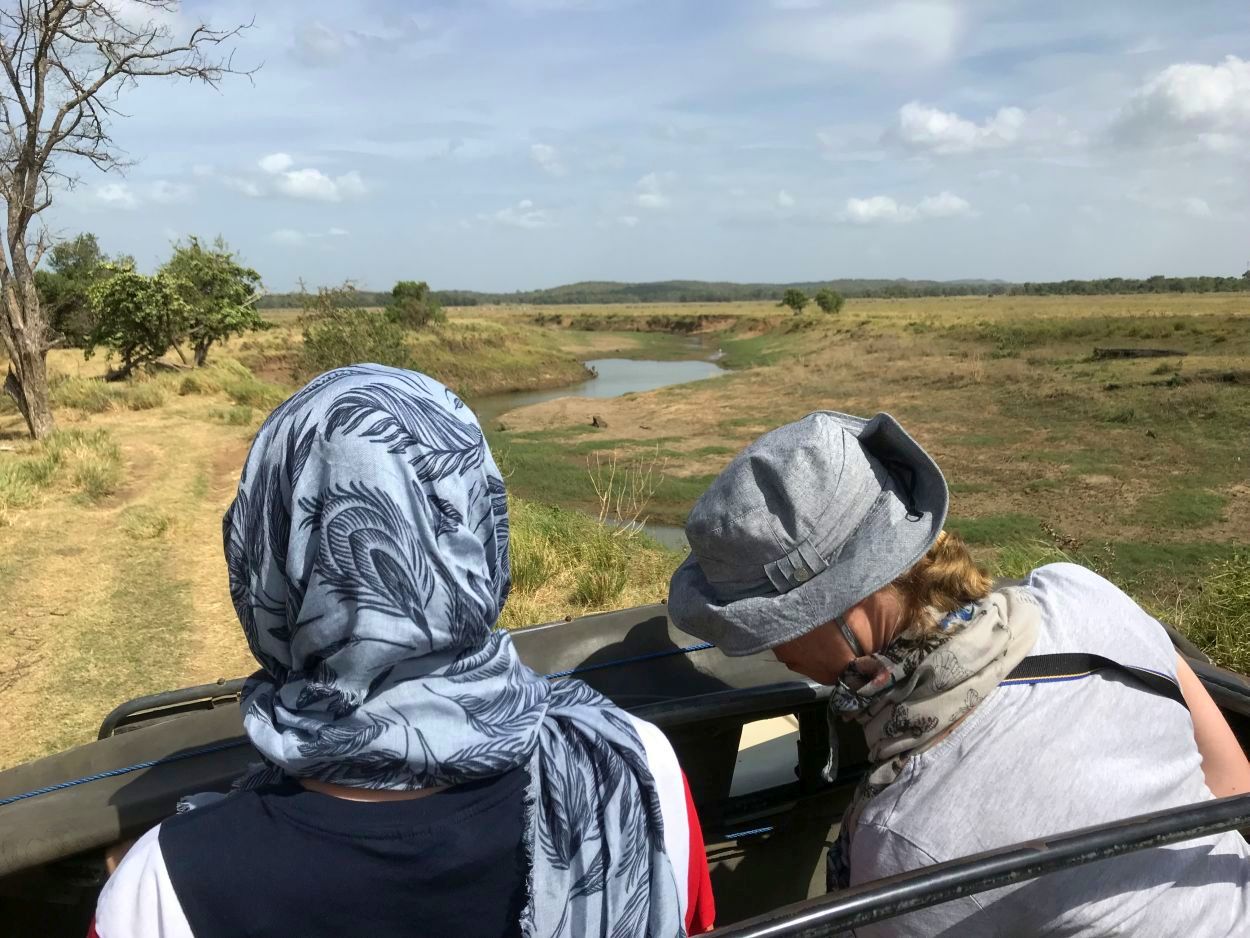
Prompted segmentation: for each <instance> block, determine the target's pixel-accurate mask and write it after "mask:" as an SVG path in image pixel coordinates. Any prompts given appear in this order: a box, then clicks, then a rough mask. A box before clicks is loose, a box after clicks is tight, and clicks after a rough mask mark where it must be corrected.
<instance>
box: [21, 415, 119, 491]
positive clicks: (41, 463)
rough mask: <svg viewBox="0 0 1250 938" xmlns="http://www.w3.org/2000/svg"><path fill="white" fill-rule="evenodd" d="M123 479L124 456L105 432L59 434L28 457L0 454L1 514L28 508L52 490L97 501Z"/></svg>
mask: <svg viewBox="0 0 1250 938" xmlns="http://www.w3.org/2000/svg"><path fill="white" fill-rule="evenodd" d="M121 478H122V458H121V450H120V449H119V448H118V447H117V444H116V443H114V442H113V440H112V438H111V437H110V436H109V434H108V431H107V430H103V429H100V430H58V431H56V432H55V433H53V434H51V435H50V436H48V437H47V438H46V439H44V440H42V441H40V442H39V443H34V444H31V445H30V446H29V447H28V448H27V449H26V450H25V451H24V452H20V453H17V454H12V455H10V454H7V453H5V454H0V509H11V508H24V507H27V506H29V505H31V504H33V503H34V502H35V501H36V500H37V499H38V496H39V494H40V493H41V492H42V491H43V490H46V489H51V488H52V487H54V486H58V487H66V488H69V489H71V490H72V491H75V492H77V493H79V494H80V495H81V496H82V497H83V498H84V499H86V500H87V501H99V500H101V499H103V498H106V497H108V496H109V495H112V494H113V493H114V492H115V491H117V489H118V487H119V486H120V485H121Z"/></svg>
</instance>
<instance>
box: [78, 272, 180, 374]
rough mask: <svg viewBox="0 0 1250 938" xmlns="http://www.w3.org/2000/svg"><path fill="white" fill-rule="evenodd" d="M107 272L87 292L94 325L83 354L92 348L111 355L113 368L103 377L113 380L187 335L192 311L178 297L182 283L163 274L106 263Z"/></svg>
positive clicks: (153, 360)
mask: <svg viewBox="0 0 1250 938" xmlns="http://www.w3.org/2000/svg"><path fill="white" fill-rule="evenodd" d="M104 269H105V272H106V274H107V275H106V276H105V277H104V279H102V280H100V281H99V282H98V283H96V284H95V285H94V286H93V287H92V288H91V289H90V291H89V292H88V296H89V297H90V302H91V314H92V318H93V319H94V325H93V326H92V329H91V332H90V333H89V334H88V335H87V340H86V349H85V354H86V357H87V358H90V357H91V356H92V355H94V354H95V352H96V349H97V348H101V347H103V348H105V349H107V351H108V354H109V357H110V358H112V357H113V356H116V357H117V359H118V366H117V367H116V368H114V369H113V370H112V371H110V372H109V374H108V375H107V376H106V377H107V378H108V380H110V381H115V380H118V379H121V378H127V377H129V376H130V375H131V374H132V373H133V372H134V370H135V369H136V368H139V367H141V366H143V365H150V364H153V363H154V362H156V361H157V360H158V359H160V357H161V356H162V355H164V354H165V353H166V352H168V351H169V350H170V349H171V348H173V347H174V346H175V345H176V344H177V342H178V339H179V338H180V337H181V336H183V335H185V334H186V331H187V326H188V324H189V322H190V318H191V310H190V308H189V307H188V306H187V304H186V301H185V300H183V298H182V292H181V291H182V286H183V285H182V284H181V283H180V282H179V281H176V280H174V279H172V278H171V277H170V276H169V275H168V274H164V273H158V274H156V275H155V276H153V277H147V276H144V275H143V274H141V273H138V272H137V271H136V270H135V269H134V268H133V267H118V266H116V265H113V264H108V265H105V268H104Z"/></svg>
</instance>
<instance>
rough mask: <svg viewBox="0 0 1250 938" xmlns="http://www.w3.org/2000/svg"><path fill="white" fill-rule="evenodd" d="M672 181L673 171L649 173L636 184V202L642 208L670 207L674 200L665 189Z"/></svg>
mask: <svg viewBox="0 0 1250 938" xmlns="http://www.w3.org/2000/svg"><path fill="white" fill-rule="evenodd" d="M671 182H672V174H671V173H647V175H645V176H643V177H642V178H641V179H639V180H638V182H637V184H636V185H635V190H636V191H635V192H634V202H635V203H636V204H637V205H639V206H640V207H641V208H647V209H653V210H654V209H664V208H668V206H669V203H670V202H671V201H672V200H671V199H670V198H669V195H668V193H667V192H666V191H665V189H666V188H667V186H668V185H669V183H671Z"/></svg>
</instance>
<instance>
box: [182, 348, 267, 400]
mask: <svg viewBox="0 0 1250 938" xmlns="http://www.w3.org/2000/svg"><path fill="white" fill-rule="evenodd" d="M178 393H179V394H181V395H184V396H185V395H190V394H225V395H226V397H228V398H230V400H232V401H233V402H234V403H235V404H237V405H238V406H240V407H255V408H258V409H260V410H263V411H270V410H273V409H274V408H275V407H277V406H278V405H279V404H281V403H282V402H283V401H284V400H286V398H287V392H286V391H285V390H284V389H282V388H280V387H278V386H277V385H276V384H270V383H269V382H268V381H262V380H261V379H260V378H258V377H256V375H254V374H252V372H251V371H249V370H248V368H247V367H246V366H245V365H241V364H240V363H239V362H237V361H235V360H234V359H232V358H222V359H218V360H217V361H215V362H213V363H212V364H211V365H206V366H204V367H203V368H197V369H196V370H195V371H193V372H191V373H190V374H188V375H186V376H184V377H183V379H182V382H181V383H180V384H179V386H178Z"/></svg>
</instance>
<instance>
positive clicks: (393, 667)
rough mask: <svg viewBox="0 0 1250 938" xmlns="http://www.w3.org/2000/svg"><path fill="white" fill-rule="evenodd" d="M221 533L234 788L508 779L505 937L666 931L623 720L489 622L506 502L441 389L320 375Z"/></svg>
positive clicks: (393, 379)
mask: <svg viewBox="0 0 1250 938" xmlns="http://www.w3.org/2000/svg"><path fill="white" fill-rule="evenodd" d="M224 531H225V544H226V560H227V564H228V567H229V573H230V593H231V597H232V598H233V600H234V606H235V610H236V611H237V613H238V616H239V621H240V622H241V623H242V625H243V630H244V632H245V633H246V635H247V641H248V644H249V646H250V647H251V650H252V653H253V654H254V655H255V656H256V660H257V661H258V662H260V665H261V670H260V671H258V672H256V674H254V675H253V676H252V677H251V678H250V679H249V681H248V682H247V685H246V687H245V689H244V692H243V699H242V708H243V725H244V728H245V730H246V732H247V734H248V736H249V737H250V739H251V741H252V743H253V744H254V745H255V747H256V748H257V750H259V751H260V753H261V755H262V756H263V757H264V759H265V762H266V764H267V768H266V769H265V770H264V771H263V772H261V773H259V774H258V775H257V776H256V777H253V778H251V779H249V780H248V783H249V784H251V785H255V784H262V783H264V782H265V781H268V780H270V779H272V778H274V777H276V776H280V775H287V776H293V777H295V778H309V779H319V780H321V781H325V782H332V783H336V784H340V785H351V786H355V787H360V788H376V789H399V790H411V789H417V788H425V787H432V786H442V785H454V784H457V783H460V782H466V781H470V780H472V779H480V778H484V777H489V776H495V775H499V774H501V773H503V772H507V771H509V770H511V769H515V768H520V767H523V768H524V769H525V770H526V771H527V772H528V775H529V788H528V792H527V800H526V831H527V833H526V843H525V847H526V850H527V855H528V860H529V882H528V887H529V901H528V903H527V907H526V910H525V913H524V917H523V921H522V926H523V933H524V934H525V935H527V936H536V938H548V936H556V938H559V936H574V935H586V934H599V933H600V931H601V930H602V928H603V923H604V922H610V923H612V924H613V928H614V931H613V934H620V935H629V936H633V935H644V934H646V935H655V936H668V935H680V934H682V931H683V929H682V922H681V914H680V909H679V907H678V898H677V886H676V879H675V876H674V871H673V869H672V867H671V864H670V863H669V860H668V857H667V856H666V855H665V853H664V839H663V829H662V821H661V817H660V808H659V801H658V796H657V793H656V790H655V782H654V779H653V778H652V776H651V772H650V770H649V768H648V766H647V761H646V758H645V755H644V750H643V746H642V743H641V741H640V740H639V738H638V736H637V734H636V732H635V730H634V727H633V725H632V724H631V723H630V721H629V719H628V718H627V717H626V716H625V715H624V714H622V713H621V712H620V711H619V710H617V709H616V708H615V707H614V706H613V705H612V704H611V703H609V702H608V701H607V700H605V699H604V698H602V697H601V696H600V695H599V694H597V693H596V692H595V691H593V690H591V689H590V688H589V687H587V686H586V685H585V684H583V683H581V682H580V681H575V680H568V681H562V682H558V683H555V684H550V683H548V682H547V681H546V680H545V679H543V678H542V677H540V676H539V675H537V674H535V673H534V672H533V671H531V670H530V669H529V668H527V667H526V666H525V665H523V664H522V663H521V661H520V660H519V658H518V657H517V654H516V651H515V649H514V647H513V644H512V641H511V639H510V638H509V636H508V634H507V633H506V632H503V631H501V630H498V629H496V628H495V627H494V626H495V623H496V620H497V619H498V617H499V613H500V610H501V609H502V608H503V604H504V600H505V599H506V597H507V595H508V589H509V586H510V579H509V572H508V514H507V498H506V496H505V494H504V486H503V481H502V479H501V478H500V475H499V471H498V469H497V468H496V466H495V463H494V460H493V459H492V458H491V455H490V451H489V449H488V448H487V446H486V442H485V440H484V438H483V436H482V431H481V428H480V427H479V426H478V423H477V419H476V418H475V417H474V416H473V414H472V413H471V412H470V411H469V410H468V408H466V407H465V406H464V404H463V403H462V402H461V401H460V400H459V399H458V398H457V397H456V396H455V395H454V394H452V393H451V392H450V391H449V390H447V389H446V388H444V387H443V386H442V385H440V384H438V383H437V382H435V381H433V380H431V379H429V378H427V377H425V376H424V375H420V374H416V373H414V372H406V371H399V370H396V369H392V368H384V367H381V366H378V365H360V366H354V367H350V368H343V369H339V370H337V371H332V372H329V373H327V374H325V375H322V376H321V377H319V378H317V379H316V380H314V381H313V382H312V383H311V384H309V385H308V386H307V387H305V388H304V389H303V390H302V391H300V392H299V393H297V394H296V395H295V396H293V397H292V398H291V399H290V400H288V401H287V402H286V403H284V404H283V405H282V406H280V407H279V408H278V409H277V410H275V411H274V412H273V414H272V415H271V416H270V417H269V419H268V420H266V421H265V424H264V425H263V426H262V427H261V429H260V432H259V433H258V434H257V436H256V440H255V442H254V443H253V444H252V448H251V451H250V453H249V454H248V458H247V463H246V465H245V466H244V470H243V475H242V478H241V479H240V481H239V490H238V495H237V497H236V498H235V500H234V503H233V504H232V505H231V506H230V508H229V510H228V511H227V512H226V516H225V519H224ZM683 872H684V871H683Z"/></svg>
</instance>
